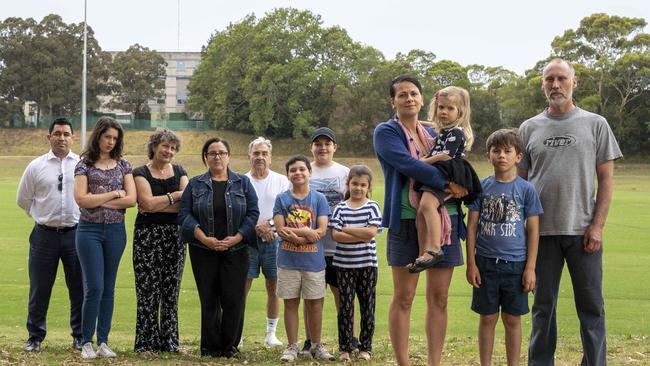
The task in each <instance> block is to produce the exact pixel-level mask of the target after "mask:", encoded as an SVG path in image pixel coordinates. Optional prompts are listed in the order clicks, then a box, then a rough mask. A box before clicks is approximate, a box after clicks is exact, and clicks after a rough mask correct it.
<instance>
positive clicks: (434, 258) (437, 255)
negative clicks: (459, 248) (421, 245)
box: [407, 250, 445, 273]
mask: <svg viewBox="0 0 650 366" xmlns="http://www.w3.org/2000/svg"><path fill="white" fill-rule="evenodd" d="M424 253H425V254H429V255H430V256H431V258H430V259H424V260H420V261H418V260H417V258H416V259H415V261H414V262H413V263H411V264H409V265H408V266H407V267H408V269H409V272H410V273H420V272H422V271H424V270H425V269H429V268H433V266H435V265H436V263H439V262H441V261H442V260H443V259H445V254H444V253H443V252H442V250H439V251H437V252H434V251H433V250H426V251H425V252H424Z"/></svg>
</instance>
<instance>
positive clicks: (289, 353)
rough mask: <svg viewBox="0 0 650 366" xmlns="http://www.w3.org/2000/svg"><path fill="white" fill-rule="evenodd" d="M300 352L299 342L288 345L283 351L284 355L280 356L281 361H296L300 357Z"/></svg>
mask: <svg viewBox="0 0 650 366" xmlns="http://www.w3.org/2000/svg"><path fill="white" fill-rule="evenodd" d="M298 352H300V350H299V349H298V345H297V344H295V343H294V344H290V345H288V346H287V348H285V349H284V352H282V357H280V361H282V362H294V361H295V360H296V359H297V358H298Z"/></svg>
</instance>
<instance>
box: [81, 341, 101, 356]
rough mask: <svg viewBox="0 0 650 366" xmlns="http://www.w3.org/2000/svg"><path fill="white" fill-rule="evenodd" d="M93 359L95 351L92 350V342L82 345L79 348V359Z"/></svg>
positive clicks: (95, 354)
mask: <svg viewBox="0 0 650 366" xmlns="http://www.w3.org/2000/svg"><path fill="white" fill-rule="evenodd" d="M95 357H97V353H95V350H94V349H93V344H92V342H86V343H84V345H83V346H81V358H95Z"/></svg>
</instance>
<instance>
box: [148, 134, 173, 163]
mask: <svg viewBox="0 0 650 366" xmlns="http://www.w3.org/2000/svg"><path fill="white" fill-rule="evenodd" d="M161 142H169V143H170V144H175V145H176V151H177V152H178V151H180V150H181V139H180V138H179V137H178V136H176V134H175V133H174V132H173V131H172V130H170V129H168V128H165V127H158V128H156V131H155V132H154V133H153V134H151V136H149V143H148V144H147V156H148V157H149V160H151V159H153V150H154V149H155V148H156V146H158V145H160V143H161Z"/></svg>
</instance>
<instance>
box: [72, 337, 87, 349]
mask: <svg viewBox="0 0 650 366" xmlns="http://www.w3.org/2000/svg"><path fill="white" fill-rule="evenodd" d="M83 345H84V340H83V338H81V337H72V349H74V350H75V351H81V347H83Z"/></svg>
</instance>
